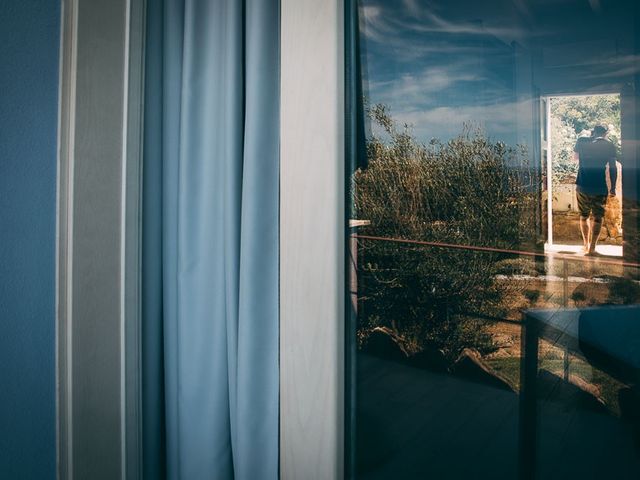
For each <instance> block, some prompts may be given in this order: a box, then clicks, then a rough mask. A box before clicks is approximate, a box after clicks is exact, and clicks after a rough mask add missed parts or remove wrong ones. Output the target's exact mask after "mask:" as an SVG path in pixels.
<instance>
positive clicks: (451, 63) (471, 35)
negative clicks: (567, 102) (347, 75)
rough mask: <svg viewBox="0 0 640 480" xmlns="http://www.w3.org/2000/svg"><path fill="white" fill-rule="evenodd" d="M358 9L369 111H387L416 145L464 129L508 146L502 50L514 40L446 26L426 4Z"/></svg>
mask: <svg viewBox="0 0 640 480" xmlns="http://www.w3.org/2000/svg"><path fill="white" fill-rule="evenodd" d="M443 3H444V2H440V5H442V4H443ZM458 3H460V2H458ZM360 5H361V8H360V24H361V43H362V45H363V55H364V62H363V70H364V71H363V75H364V77H365V81H366V84H365V88H366V90H367V91H366V96H367V97H368V101H369V102H370V103H371V104H377V103H383V104H385V105H387V106H388V107H389V108H390V110H391V113H392V116H393V117H394V118H395V119H396V120H397V121H399V122H400V123H401V124H402V123H407V124H410V125H412V127H413V131H414V134H415V135H416V137H417V138H418V139H419V140H421V141H424V142H428V141H429V140H430V139H431V138H434V137H435V138H439V139H441V140H447V139H449V138H451V137H453V136H456V135H458V134H459V133H460V132H461V131H462V127H463V124H464V123H465V122H470V121H471V122H474V123H475V124H476V125H481V126H482V127H483V128H484V129H485V131H486V132H487V133H488V134H489V135H491V136H492V137H493V138H495V139H501V140H505V141H507V140H508V139H511V138H513V126H514V119H515V112H516V98H515V95H514V89H513V83H512V82H513V68H514V66H513V54H512V50H511V47H510V46H509V45H508V44H507V43H505V42H509V43H510V41H511V40H514V39H518V38H519V37H521V36H522V32H520V31H518V30H517V29H516V28H515V27H513V26H503V25H492V24H491V23H487V22H486V21H485V22H480V21H474V20H470V21H466V20H465V21H451V20H449V19H448V18H447V16H446V15H447V14H446V13H445V12H443V11H442V10H441V8H439V7H437V6H435V5H434V4H431V3H430V2H424V1H421V2H419V1H417V0H402V1H385V0H365V1H361V2H360ZM463 15H464V13H463ZM493 17H494V18H495V17H496V16H495V15H493ZM503 23H505V22H503ZM374 133H376V130H375V129H374Z"/></svg>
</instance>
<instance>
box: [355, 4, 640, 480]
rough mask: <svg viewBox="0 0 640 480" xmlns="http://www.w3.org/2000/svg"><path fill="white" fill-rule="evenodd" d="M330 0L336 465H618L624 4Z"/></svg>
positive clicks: (635, 274)
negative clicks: (343, 430)
mask: <svg viewBox="0 0 640 480" xmlns="http://www.w3.org/2000/svg"><path fill="white" fill-rule="evenodd" d="M350 5H351V7H352V8H351V9H350V10H348V13H349V15H347V17H348V20H350V21H349V22H348V24H349V25H348V36H347V38H348V39H349V42H348V45H349V47H350V48H349V49H348V52H347V53H348V55H347V74H348V112H347V113H348V118H347V120H348V122H347V127H348V131H347V133H348V137H347V138H348V148H349V149H348V158H349V160H350V162H349V164H350V165H349V167H348V174H349V187H350V194H349V201H350V212H349V231H348V251H349V257H350V265H349V268H348V272H349V274H350V280H349V282H348V285H349V286H350V289H349V293H348V295H349V302H348V303H349V305H350V308H351V310H352V314H353V316H352V319H353V321H352V322H351V324H350V326H349V329H348V331H347V338H348V341H349V345H348V347H349V348H348V350H347V351H348V352H350V353H349V358H348V365H349V369H348V372H349V375H348V377H349V387H350V390H349V391H350V394H349V395H348V407H349V412H350V415H348V418H350V421H349V422H348V428H347V443H348V446H349V452H350V455H348V462H347V463H348V469H347V473H348V476H349V477H354V478H358V479H388V478H393V479H417V478H438V479H449V478H451V479H458V478H465V479H466V478H474V479H513V478H544V479H553V478H558V479H566V478H617V479H622V478H629V479H632V478H633V479H636V478H638V476H639V475H640V473H639V472H640V308H639V304H640V282H639V280H640V270H639V267H640V265H639V258H638V244H639V243H640V237H639V234H638V225H639V221H640V218H639V216H638V212H640V205H639V203H638V180H639V176H638V172H639V169H638V158H637V144H638V140H639V131H638V126H639V125H640V124H639V122H638V120H639V119H638V115H639V113H638V112H640V101H639V97H638V93H637V92H638V91H639V89H640V84H639V82H640V77H639V73H640V62H639V61H638V59H639V58H640V57H639V56H638V55H639V54H640V52H639V49H640V41H639V40H638V39H639V38H640V34H639V30H638V28H639V26H638V25H639V23H638V21H639V20H640V17H639V15H638V6H637V5H636V3H635V2H632V1H624V0H593V1H586V0H554V1H550V0H545V1H533V0H495V1H489V2H477V1H471V0H447V1H444V0H443V1H440V0H429V1H426V0H425V1H422V0H407V1H401V2H400V1H391V0H358V1H357V2H356V1H355V0H353V2H352V3H351V4H350ZM622 179H623V180H624V181H622ZM556 197H558V198H556ZM554 223H555V225H554ZM554 236H555V240H554ZM556 240H557V241H556Z"/></svg>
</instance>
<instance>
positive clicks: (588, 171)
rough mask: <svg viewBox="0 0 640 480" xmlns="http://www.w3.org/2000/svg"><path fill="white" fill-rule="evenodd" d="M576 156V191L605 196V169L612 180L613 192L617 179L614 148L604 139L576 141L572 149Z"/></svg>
mask: <svg viewBox="0 0 640 480" xmlns="http://www.w3.org/2000/svg"><path fill="white" fill-rule="evenodd" d="M573 151H574V152H576V153H577V154H578V178H577V179H576V190H577V191H578V192H582V193H586V194H588V195H607V193H608V191H607V176H606V167H607V163H608V164H609V172H610V176H611V180H612V182H611V183H612V185H611V190H612V191H614V190H615V188H616V187H615V181H616V179H617V170H616V168H617V167H616V147H614V146H613V143H611V142H610V141H609V140H607V139H605V138H595V139H593V138H586V139H584V138H581V139H578V142H577V143H576V146H575V147H574V149H573Z"/></svg>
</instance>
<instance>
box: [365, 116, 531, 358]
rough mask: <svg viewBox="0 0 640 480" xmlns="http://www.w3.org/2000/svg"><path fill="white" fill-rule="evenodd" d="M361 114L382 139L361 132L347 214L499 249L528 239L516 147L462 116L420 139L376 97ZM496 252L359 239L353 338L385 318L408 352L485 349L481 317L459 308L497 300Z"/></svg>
mask: <svg viewBox="0 0 640 480" xmlns="http://www.w3.org/2000/svg"><path fill="white" fill-rule="evenodd" d="M370 115H371V117H372V119H373V121H374V122H375V123H376V124H377V125H378V126H380V127H381V128H382V129H383V130H384V132H385V133H384V136H385V137H386V139H385V140H383V139H382V138H381V137H373V138H371V139H370V141H369V142H368V145H367V148H368V152H367V153H368V160H369V164H368V168H366V169H364V170H358V171H357V172H356V173H355V175H354V176H353V192H354V208H355V215H356V218H360V219H367V220H370V221H371V224H372V225H371V227H370V228H369V229H368V230H364V231H363V233H370V234H375V235H377V236H383V237H394V238H402V239H415V240H422V241H429V242H439V243H448V244H458V245H473V246H488V247H499V248H506V249H516V248H523V246H524V245H526V244H530V243H532V242H533V240H534V238H535V219H534V215H535V214H534V212H535V202H536V195H535V193H534V191H533V189H532V188H529V187H528V185H533V184H535V182H532V176H531V172H530V170H529V166H528V163H527V160H526V158H527V152H526V151H525V150H524V149H523V148H520V147H509V146H507V145H505V144H504V143H501V142H494V141H491V140H490V139H489V138H487V137H486V135H484V134H483V132H482V131H481V130H480V129H474V128H472V127H471V126H469V125H466V126H465V128H464V130H463V132H462V133H461V135H460V136H458V137H457V138H454V139H452V140H450V141H447V142H441V141H439V140H432V141H431V142H430V143H429V144H428V145H425V144H421V143H419V142H417V141H416V140H415V139H414V137H413V136H412V134H411V131H410V128H409V127H408V126H406V125H405V126H404V128H402V129H398V127H397V126H396V124H395V122H394V121H393V120H392V118H391V116H390V115H389V113H388V111H387V109H386V108H385V107H384V106H380V105H378V106H375V107H373V108H371V111H370ZM505 258H509V257H505V256H504V255H501V254H496V253H491V252H480V251H470V250H460V249H451V248H441V247H425V246H418V245H407V244H402V243H391V242H385V241H366V240H361V241H360V260H359V265H360V270H361V274H360V277H359V290H360V292H359V294H360V295H359V296H360V303H361V307H360V308H361V310H360V311H361V312H362V314H361V315H360V318H359V328H360V334H359V338H361V339H364V338H366V332H367V331H370V330H371V329H372V328H374V327H375V326H387V327H389V328H391V329H392V330H393V331H394V332H395V333H396V334H398V335H399V336H401V337H402V338H403V339H404V341H405V342H406V350H407V351H410V352H413V353H416V352H417V351H420V350H422V349H424V348H426V347H433V348H438V349H441V350H443V351H444V352H445V353H446V354H447V356H448V357H449V358H455V357H456V356H457V355H458V354H459V353H460V351H461V350H462V349H463V348H465V347H475V348H479V349H480V350H491V349H492V344H491V338H490V335H489V334H488V333H487V332H486V327H484V323H479V322H478V321H477V320H473V318H470V317H469V315H468V313H469V312H481V311H484V312H489V313H491V311H492V310H495V309H499V305H500V302H501V300H502V298H503V296H504V293H505V292H504V290H503V289H502V287H501V286H500V285H499V283H498V282H496V280H495V275H496V273H497V271H498V266H499V262H500V261H501V260H505ZM514 265H517V263H515V264H514ZM503 283H504V282H503ZM362 332H365V333H364V334H363V333H362Z"/></svg>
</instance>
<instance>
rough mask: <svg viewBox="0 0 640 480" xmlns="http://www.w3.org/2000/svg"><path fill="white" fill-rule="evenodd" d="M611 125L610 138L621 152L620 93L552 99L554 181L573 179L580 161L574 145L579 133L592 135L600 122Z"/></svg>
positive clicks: (572, 180) (556, 182) (563, 181)
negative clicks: (576, 157)
mask: <svg viewBox="0 0 640 480" xmlns="http://www.w3.org/2000/svg"><path fill="white" fill-rule="evenodd" d="M597 124H601V125H605V126H607V127H608V128H609V134H608V138H609V140H611V141H612V142H613V144H614V145H616V147H617V149H618V153H619V152H620V148H621V146H620V97H619V96H618V95H589V96H576V97H558V98H554V99H552V101H551V143H552V145H553V184H554V185H559V184H562V183H573V182H574V181H575V178H576V175H577V174H578V163H577V162H576V161H574V160H573V147H574V146H575V144H576V141H577V140H578V137H580V136H585V135H586V136H588V135H590V132H591V129H592V128H593V127H594V126H595V125H597Z"/></svg>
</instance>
